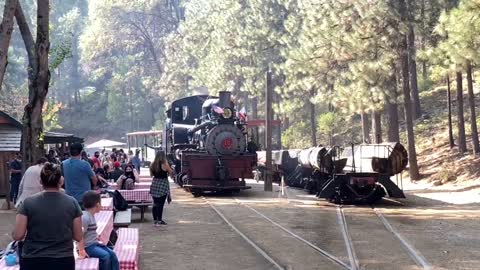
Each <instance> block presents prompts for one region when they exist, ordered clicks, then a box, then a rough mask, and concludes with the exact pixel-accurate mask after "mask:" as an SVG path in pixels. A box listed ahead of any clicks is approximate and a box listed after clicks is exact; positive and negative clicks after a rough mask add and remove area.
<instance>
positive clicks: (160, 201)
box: [152, 195, 167, 221]
mask: <svg viewBox="0 0 480 270" xmlns="http://www.w3.org/2000/svg"><path fill="white" fill-rule="evenodd" d="M166 199H167V195H164V196H162V197H160V198H155V197H153V208H152V215H153V220H154V221H162V216H163V206H164V205H165V200H166Z"/></svg>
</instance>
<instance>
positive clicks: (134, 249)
mask: <svg viewBox="0 0 480 270" xmlns="http://www.w3.org/2000/svg"><path fill="white" fill-rule="evenodd" d="M117 234H118V239H117V243H116V244H115V248H114V251H115V254H117V258H118V262H119V263H120V270H138V261H139V234H138V229H137V228H120V229H118V230H117Z"/></svg>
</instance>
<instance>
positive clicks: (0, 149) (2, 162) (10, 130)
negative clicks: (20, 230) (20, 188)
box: [0, 111, 22, 196]
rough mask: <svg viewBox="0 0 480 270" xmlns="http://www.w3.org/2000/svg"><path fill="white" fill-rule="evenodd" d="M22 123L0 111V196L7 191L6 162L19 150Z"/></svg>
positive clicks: (8, 176) (8, 178)
mask: <svg viewBox="0 0 480 270" xmlns="http://www.w3.org/2000/svg"><path fill="white" fill-rule="evenodd" d="M21 139H22V124H20V122H18V121H17V120H15V119H13V118H12V117H10V116H9V115H8V114H6V113H4V112H2V111H0V196H5V195H6V194H7V193H8V191H9V182H10V173H9V171H8V162H9V161H10V160H12V159H13V158H14V157H15V153H18V152H20V141H21Z"/></svg>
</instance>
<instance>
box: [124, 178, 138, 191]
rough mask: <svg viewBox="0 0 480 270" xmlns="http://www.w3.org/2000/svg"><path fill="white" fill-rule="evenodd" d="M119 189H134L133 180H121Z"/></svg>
mask: <svg viewBox="0 0 480 270" xmlns="http://www.w3.org/2000/svg"><path fill="white" fill-rule="evenodd" d="M121 189H126V190H132V189H135V180H133V179H132V178H127V179H123V181H122V187H121Z"/></svg>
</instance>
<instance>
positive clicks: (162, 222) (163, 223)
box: [158, 220, 167, 225]
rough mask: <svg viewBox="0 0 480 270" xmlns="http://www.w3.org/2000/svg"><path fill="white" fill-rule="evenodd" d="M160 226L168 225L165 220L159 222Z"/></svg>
mask: <svg viewBox="0 0 480 270" xmlns="http://www.w3.org/2000/svg"><path fill="white" fill-rule="evenodd" d="M158 224H161V225H167V223H166V222H165V221H163V220H162V221H160V222H158Z"/></svg>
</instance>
